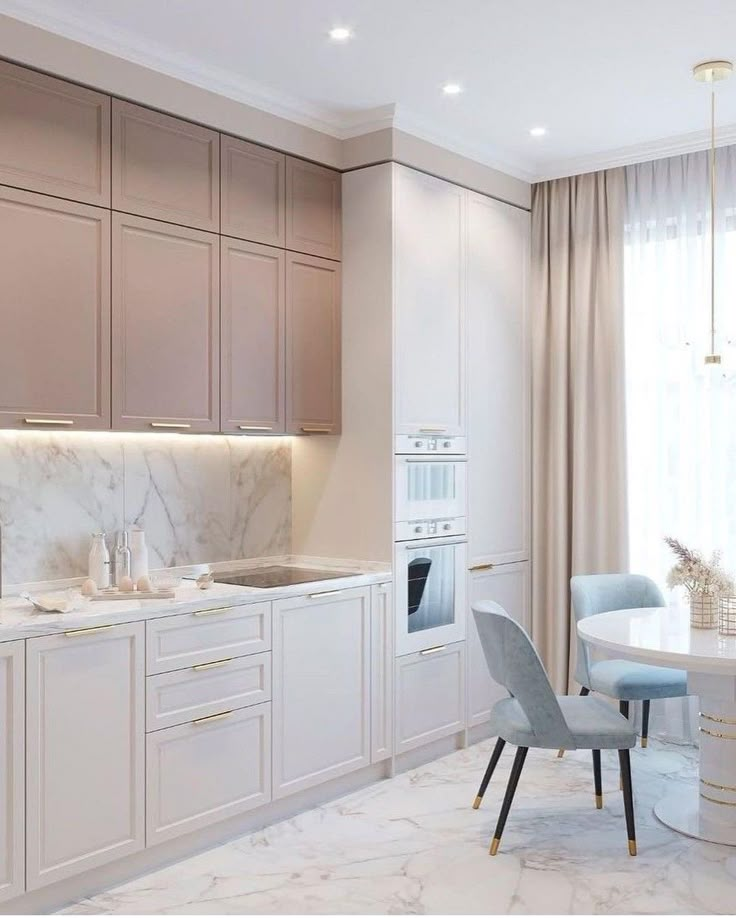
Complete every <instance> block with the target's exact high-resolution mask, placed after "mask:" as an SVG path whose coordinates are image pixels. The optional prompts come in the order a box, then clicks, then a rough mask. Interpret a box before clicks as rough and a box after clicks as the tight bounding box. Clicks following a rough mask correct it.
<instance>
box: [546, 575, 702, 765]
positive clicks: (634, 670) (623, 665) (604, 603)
mask: <svg viewBox="0 0 736 918" xmlns="http://www.w3.org/2000/svg"><path fill="white" fill-rule="evenodd" d="M570 590H571V593H572V607H573V611H574V613H575V621H576V622H579V621H581V620H582V619H584V618H587V617H588V616H589V615H598V613H599V612H612V611H613V610H614V609H639V608H645V607H649V606H664V605H665V601H664V597H663V596H662V593H661V592H660V590H659V588H658V587H657V585H656V583H654V581H652V580H650V579H649V578H648V577H642V576H641V575H640V574H589V575H586V576H580V577H572V578H571V580H570ZM577 640H578V659H577V666H576V667H575V680H576V681H577V682H579V683H580V685H581V686H582V688H581V690H580V694H581V695H587V694H588V693H589V692H600V693H601V694H602V695H608V696H609V697H610V698H616V699H617V700H618V702H619V710H620V711H621V713H622V714H623V715H624V716H625V717H628V716H629V702H631V701H641V702H642V719H641V744H642V746H646V745H647V739H648V736H649V702H650V700H651V699H652V698H681V697H683V696H684V695H687V675H686V673H684V672H683V671H682V670H679V669H669V668H667V667H664V666H650V665H648V664H646V663H635V662H633V661H630V660H600V661H599V662H597V663H595V662H592V661H591V659H590V651H589V648H588V645H587V644H586V643H585V642H584V641H582V640H581V639H580V638H579V637H578V639H577ZM562 754H563V749H560V751H559V753H558V755H560V756H562Z"/></svg>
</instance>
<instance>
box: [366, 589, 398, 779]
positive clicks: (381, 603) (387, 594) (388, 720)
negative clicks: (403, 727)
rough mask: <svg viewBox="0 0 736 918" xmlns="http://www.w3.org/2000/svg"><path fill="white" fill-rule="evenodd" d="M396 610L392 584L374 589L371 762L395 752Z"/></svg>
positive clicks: (372, 600)
mask: <svg viewBox="0 0 736 918" xmlns="http://www.w3.org/2000/svg"><path fill="white" fill-rule="evenodd" d="M393 733H394V606H393V590H392V588H391V584H390V583H377V584H376V585H375V586H372V587H371V762H381V761H382V760H383V759H387V758H389V757H390V756H391V753H392V752H393V748H394V741H393V740H394V737H393Z"/></svg>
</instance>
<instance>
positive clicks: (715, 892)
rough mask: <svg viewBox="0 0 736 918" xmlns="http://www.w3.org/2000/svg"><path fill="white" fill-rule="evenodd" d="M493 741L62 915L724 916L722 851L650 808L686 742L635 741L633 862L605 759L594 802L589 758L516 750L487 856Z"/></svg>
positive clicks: (726, 872) (687, 773)
mask: <svg viewBox="0 0 736 918" xmlns="http://www.w3.org/2000/svg"><path fill="white" fill-rule="evenodd" d="M491 748H492V743H491V742H484V743H480V744H478V745H477V746H473V747H471V748H469V749H464V750H461V751H459V752H456V753H454V754H452V755H450V756H447V757H445V758H443V759H439V760H438V761H435V762H432V763H431V764H429V765H426V766H424V767H422V768H418V769H415V770H413V771H410V772H407V773H406V774H403V775H399V776H398V777H396V778H394V779H392V780H388V781H383V782H381V783H379V784H376V785H373V786H371V787H368V788H366V789H364V790H361V791H358V792H357V793H354V794H351V795H349V796H347V797H343V798H341V799H340V800H336V801H334V802H332V803H329V804H326V805H324V806H322V807H318V808H317V809H314V810H310V811H308V812H306V813H302V814H301V815H299V816H296V817H295V818H293V819H290V820H287V821H285V822H282V823H278V824H276V825H273V826H270V827H269V828H267V829H265V830H263V831H260V832H256V833H254V834H252V835H248V836H244V837H242V838H239V839H237V840H235V841H232V842H230V843H228V844H225V845H222V846H220V847H218V848H215V849H213V850H211V851H207V852H205V853H203V854H200V855H197V856H195V857H191V858H188V859H186V860H184V861H181V862H179V863H177V864H174V865H172V866H169V867H166V868H164V869H162V870H158V871H156V872H154V873H151V874H149V875H147V876H144V877H140V878H138V879H136V880H134V881H132V882H130V883H127V884H125V885H123V886H120V887H118V888H116V889H113V890H110V891H109V892H106V893H104V894H101V895H98V896H95V897H93V898H90V899H85V900H83V901H81V902H78V903H76V904H75V905H73V906H71V907H69V908H68V909H66V910H65V912H66V913H67V914H100V913H102V914H142V913H152V914H240V915H244V914H254V913H265V914H295V913H296V914H303V913H305V914H436V913H449V914H468V913H469V914H540V913H541V914H591V913H593V914H644V915H653V914H730V913H732V911H733V907H734V902H735V901H736V849H733V848H725V847H720V846H716V845H711V844H707V843H705V842H700V841H696V840H693V839H688V838H685V837H684V836H681V835H678V834H677V833H675V832H673V831H671V830H670V829H667V828H666V827H665V826H663V825H661V824H660V823H659V822H658V821H657V819H656V818H655V817H654V815H653V813H652V806H653V804H654V802H655V801H656V800H657V799H659V797H660V796H661V795H662V794H663V793H664V792H665V791H667V790H669V789H672V788H674V787H676V786H677V784H678V783H682V782H684V781H687V780H692V778H693V777H694V775H695V774H696V761H695V753H694V750H693V749H692V748H690V747H681V746H674V745H664V744H659V743H656V742H653V743H652V745H651V746H650V748H649V749H647V750H639V749H637V750H635V751H634V756H633V774H634V782H635V795H636V817H637V835H638V842H639V856H638V857H637V858H631V857H629V855H628V853H627V846H626V830H625V823H624V814H623V805H622V800H621V794H620V792H619V790H618V770H617V758H616V756H615V753H604V754H603V789H604V809H603V810H596V809H595V806H594V797H593V777H592V767H591V761H590V758H591V757H590V754H589V753H583V752H573V753H568V754H567V755H565V757H564V758H563V759H558V758H557V757H556V755H555V754H554V752H547V751H541V750H534V751H532V752H530V754H529V757H528V759H527V765H526V768H525V771H524V774H523V776H522V779H521V783H520V785H519V790H518V792H517V797H516V802H515V804H514V807H513V809H512V811H511V815H510V817H509V821H508V823H507V826H506V831H505V833H504V838H503V843H502V845H501V850H500V852H499V855H498V856H497V857H495V858H491V857H489V855H488V843H489V840H490V837H491V835H492V833H493V829H494V826H495V821H496V817H497V815H498V810H499V806H500V801H501V797H502V794H503V788H504V785H505V780H506V778H507V777H508V772H509V768H510V765H511V761H512V759H513V756H512V754H511V753H510V752H506V753H505V754H504V756H503V757H502V760H501V763H500V765H499V768H498V771H497V773H496V775H495V776H494V780H493V781H492V782H491V786H490V787H489V789H488V792H487V793H486V797H485V799H484V801H483V805H482V807H481V809H480V810H477V811H476V810H473V809H472V808H471V803H472V801H473V798H474V796H475V793H476V789H477V786H478V783H479V781H480V778H481V776H482V773H483V770H484V768H485V764H486V761H487V759H488V756H489V754H490V750H491Z"/></svg>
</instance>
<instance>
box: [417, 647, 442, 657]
mask: <svg viewBox="0 0 736 918" xmlns="http://www.w3.org/2000/svg"><path fill="white" fill-rule="evenodd" d="M440 650H447V644H441V645H440V646H439V647H430V648H429V649H428V650H420V651H419V656H421V657H428V656H429V655H430V654H431V653H439V652H440Z"/></svg>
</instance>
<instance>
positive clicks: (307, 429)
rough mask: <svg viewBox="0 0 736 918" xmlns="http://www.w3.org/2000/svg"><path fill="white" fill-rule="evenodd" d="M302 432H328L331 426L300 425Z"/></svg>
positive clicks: (330, 431) (330, 430)
mask: <svg viewBox="0 0 736 918" xmlns="http://www.w3.org/2000/svg"><path fill="white" fill-rule="evenodd" d="M299 429H300V430H301V432H302V433H321V434H328V433H332V428H331V427H300V428H299Z"/></svg>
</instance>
